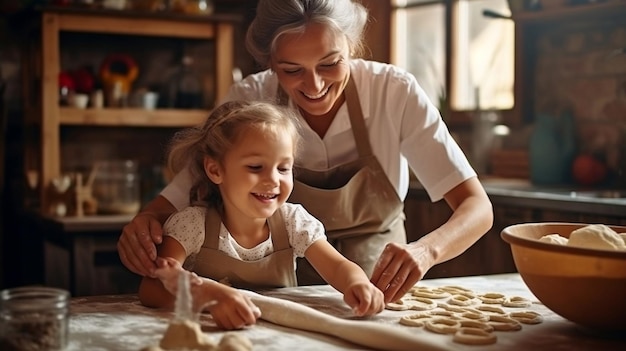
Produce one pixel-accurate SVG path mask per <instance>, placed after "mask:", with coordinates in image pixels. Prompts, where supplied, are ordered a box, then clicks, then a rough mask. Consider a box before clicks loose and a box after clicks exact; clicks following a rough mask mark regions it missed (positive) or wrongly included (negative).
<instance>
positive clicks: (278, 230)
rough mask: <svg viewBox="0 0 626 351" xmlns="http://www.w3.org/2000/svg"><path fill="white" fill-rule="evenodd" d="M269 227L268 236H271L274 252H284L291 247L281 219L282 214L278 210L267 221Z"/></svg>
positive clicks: (285, 227)
mask: <svg viewBox="0 0 626 351" xmlns="http://www.w3.org/2000/svg"><path fill="white" fill-rule="evenodd" d="M268 222H269V226H270V235H271V236H272V245H274V252H276V251H279V250H285V249H288V248H290V247H291V245H289V236H288V234H287V226H286V225H285V220H284V219H283V213H282V211H281V210H280V208H279V209H277V210H276V212H274V214H273V215H272V216H271V217H270V218H269V219H268Z"/></svg>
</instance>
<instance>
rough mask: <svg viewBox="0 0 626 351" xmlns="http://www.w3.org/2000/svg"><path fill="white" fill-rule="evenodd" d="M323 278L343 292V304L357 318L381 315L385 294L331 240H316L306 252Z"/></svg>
mask: <svg viewBox="0 0 626 351" xmlns="http://www.w3.org/2000/svg"><path fill="white" fill-rule="evenodd" d="M304 255H305V257H306V259H307V260H308V261H309V262H310V263H311V265H312V266H313V267H314V268H315V270H316V271H317V272H318V273H319V274H320V275H321V276H322V278H323V279H324V280H325V281H326V282H327V283H328V284H330V285H331V286H332V287H334V288H335V289H337V290H338V291H339V292H341V293H343V296H344V301H345V302H346V303H347V304H348V305H349V306H350V307H351V308H352V309H353V311H354V313H355V314H356V315H358V316H366V315H373V314H376V313H379V312H381V311H382V310H383V309H384V307H385V305H384V296H383V293H382V292H381V291H380V290H379V289H378V288H376V286H375V285H374V284H372V283H371V282H370V280H369V278H368V277H367V275H366V274H365V272H364V271H363V269H361V267H359V266H358V265H357V264H356V263H354V262H352V261H350V260H348V259H347V258H345V257H344V256H343V255H341V254H340V253H339V252H338V251H337V250H336V249H335V248H334V247H333V246H332V245H331V244H330V243H328V241H326V240H316V241H315V242H314V243H313V244H311V246H309V248H308V249H307V250H306V251H305V253H304Z"/></svg>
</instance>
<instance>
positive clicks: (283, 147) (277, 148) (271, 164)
mask: <svg viewBox="0 0 626 351" xmlns="http://www.w3.org/2000/svg"><path fill="white" fill-rule="evenodd" d="M293 163H294V141H293V140H292V138H291V136H290V134H289V133H286V132H283V131H282V130H274V131H268V130H259V129H257V128H244V129H243V130H242V131H241V133H240V134H239V136H238V137H237V140H236V141H235V143H234V144H233V147H232V148H231V149H230V150H229V151H228V152H227V153H226V154H225V155H224V159H223V160H222V162H221V163H218V162H215V161H214V160H212V159H210V158H207V159H205V170H206V172H207V175H208V176H209V178H210V179H211V180H212V181H213V182H214V183H216V184H218V186H219V188H220V192H221V194H222V200H223V202H224V210H225V213H226V214H227V217H230V218H245V217H247V218H253V219H261V218H262V219H266V218H268V217H270V216H271V215H272V214H274V212H275V211H276V210H277V209H278V208H279V207H280V206H281V205H283V204H284V203H285V201H287V198H288V197H289V195H290V194H291V191H292V190H293V173H292V168H293Z"/></svg>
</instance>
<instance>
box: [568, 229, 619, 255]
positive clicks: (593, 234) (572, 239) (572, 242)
mask: <svg viewBox="0 0 626 351" xmlns="http://www.w3.org/2000/svg"><path fill="white" fill-rule="evenodd" d="M568 245H569V246H577V247H584V248H589V249H600V250H625V249H626V245H625V244H624V239H622V237H621V236H620V235H619V234H617V233H616V232H615V231H614V230H613V229H611V228H609V227H608V226H606V225H604V224H591V225H588V226H585V227H582V228H579V229H576V230H574V231H573V232H572V233H571V234H570V236H569V241H568Z"/></svg>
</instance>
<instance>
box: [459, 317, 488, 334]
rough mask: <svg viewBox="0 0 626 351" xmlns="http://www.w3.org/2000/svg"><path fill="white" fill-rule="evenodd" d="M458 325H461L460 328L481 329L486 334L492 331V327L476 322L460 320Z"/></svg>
mask: <svg viewBox="0 0 626 351" xmlns="http://www.w3.org/2000/svg"><path fill="white" fill-rule="evenodd" d="M459 323H461V328H472V329H482V330H484V331H486V332H488V333H491V332H492V331H493V330H494V329H493V326H491V325H489V324H487V323H486V322H482V321H478V320H471V319H461V320H460V321H459Z"/></svg>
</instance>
